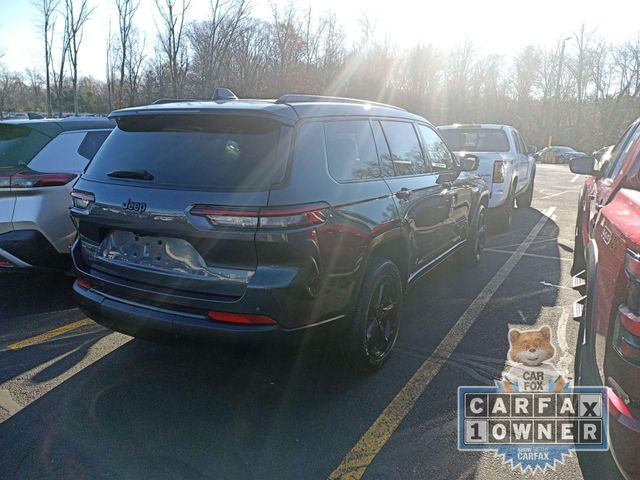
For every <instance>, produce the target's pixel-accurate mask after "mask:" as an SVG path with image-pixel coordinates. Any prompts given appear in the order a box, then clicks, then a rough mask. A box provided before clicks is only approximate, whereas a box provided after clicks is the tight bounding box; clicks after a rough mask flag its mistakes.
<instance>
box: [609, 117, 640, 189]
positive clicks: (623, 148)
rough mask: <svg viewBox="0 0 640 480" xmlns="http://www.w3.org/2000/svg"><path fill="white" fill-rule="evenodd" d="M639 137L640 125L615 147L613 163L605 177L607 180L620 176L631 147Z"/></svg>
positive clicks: (626, 134)
mask: <svg viewBox="0 0 640 480" xmlns="http://www.w3.org/2000/svg"><path fill="white" fill-rule="evenodd" d="M638 137H640V124H638V125H636V126H635V128H632V129H630V130H628V131H627V132H626V133H625V134H624V135H623V138H622V139H621V140H620V142H619V143H618V144H617V145H616V146H615V147H614V149H613V153H612V154H611V158H612V163H611V165H610V167H609V169H608V171H607V174H606V175H605V176H606V178H615V177H617V176H618V174H619V173H620V170H622V167H623V166H624V164H625V162H626V160H627V156H628V155H629V151H630V150H631V147H632V146H633V144H634V143H635V142H636V140H637V139H638Z"/></svg>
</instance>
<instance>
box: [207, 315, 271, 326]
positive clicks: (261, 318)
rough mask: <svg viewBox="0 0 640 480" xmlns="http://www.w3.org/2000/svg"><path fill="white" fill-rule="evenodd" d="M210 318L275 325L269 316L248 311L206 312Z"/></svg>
mask: <svg viewBox="0 0 640 480" xmlns="http://www.w3.org/2000/svg"><path fill="white" fill-rule="evenodd" d="M207 315H208V316H209V318H210V319H211V320H215V321H216V322H224V323H236V324H240V325H275V324H276V322H274V321H273V319H272V318H271V317H267V316H266V315H252V314H249V313H228V312H208V313H207Z"/></svg>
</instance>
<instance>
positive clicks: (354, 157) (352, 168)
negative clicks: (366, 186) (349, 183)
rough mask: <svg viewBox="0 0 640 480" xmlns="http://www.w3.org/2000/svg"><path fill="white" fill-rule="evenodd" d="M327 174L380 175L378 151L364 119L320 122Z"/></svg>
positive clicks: (338, 177) (346, 176)
mask: <svg viewBox="0 0 640 480" xmlns="http://www.w3.org/2000/svg"><path fill="white" fill-rule="evenodd" d="M324 135H325V143H326V145H327V160H328V162H329V172H330V173H331V176H332V177H333V178H335V179H336V180H339V181H345V180H360V179H367V178H376V177H379V176H380V165H379V164H378V152H377V151H376V145H375V142H374V141H373V133H372V132H371V126H370V125H369V122H368V121H366V120H352V121H346V122H342V121H336V122H325V123H324Z"/></svg>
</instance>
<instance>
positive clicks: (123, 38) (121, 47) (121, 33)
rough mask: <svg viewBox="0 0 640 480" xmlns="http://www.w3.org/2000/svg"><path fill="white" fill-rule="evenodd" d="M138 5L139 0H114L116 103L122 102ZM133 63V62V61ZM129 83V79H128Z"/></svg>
mask: <svg viewBox="0 0 640 480" xmlns="http://www.w3.org/2000/svg"><path fill="white" fill-rule="evenodd" d="M139 6H140V2H139V0H138V1H136V0H116V8H117V10H118V54H119V58H118V73H119V78H118V104H119V106H122V104H123V103H124V87H125V81H126V74H127V71H130V68H129V67H130V66H131V62H130V58H129V57H130V56H131V55H132V52H131V50H132V48H133V43H134V42H136V30H135V27H134V25H133V17H134V15H135V14H136V12H137V10H138V7H139ZM134 63H135V62H134ZM129 83H131V80H130V79H129Z"/></svg>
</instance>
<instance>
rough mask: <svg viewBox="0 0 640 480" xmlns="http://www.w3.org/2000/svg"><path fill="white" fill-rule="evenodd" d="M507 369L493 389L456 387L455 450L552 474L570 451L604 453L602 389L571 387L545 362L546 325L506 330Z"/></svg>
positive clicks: (548, 353) (549, 352) (550, 350)
mask: <svg viewBox="0 0 640 480" xmlns="http://www.w3.org/2000/svg"><path fill="white" fill-rule="evenodd" d="M509 345H510V350H509V358H510V359H511V362H512V364H511V366H510V367H509V368H508V369H507V371H506V372H504V373H503V375H502V379H501V380H500V381H496V382H495V385H494V386H493V387H459V388H458V448H459V449H460V450H490V451H494V452H496V454H497V455H498V456H500V457H502V458H503V460H504V463H508V464H510V465H511V468H512V469H514V470H515V469H518V470H521V471H523V472H524V471H527V470H530V471H531V472H532V473H535V472H538V471H540V472H545V471H546V470H547V469H552V470H555V468H556V466H557V464H558V463H564V458H565V457H566V456H568V455H570V454H571V453H572V452H574V451H587V450H607V449H608V447H609V445H608V409H607V392H606V388H604V387H573V388H572V387H570V386H569V385H568V382H567V381H566V380H565V379H564V376H563V375H562V374H561V373H560V372H558V371H557V370H556V368H555V367H554V366H553V364H551V363H549V360H550V359H551V358H553V356H554V354H555V349H554V347H553V345H552V344H551V331H550V329H549V327H542V328H541V329H539V330H528V331H520V330H511V331H510V332H509Z"/></svg>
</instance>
